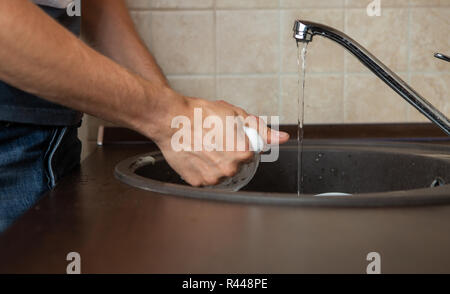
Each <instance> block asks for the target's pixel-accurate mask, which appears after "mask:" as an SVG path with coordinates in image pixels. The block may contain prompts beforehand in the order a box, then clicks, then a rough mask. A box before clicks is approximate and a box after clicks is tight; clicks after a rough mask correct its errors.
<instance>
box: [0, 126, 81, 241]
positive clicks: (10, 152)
mask: <svg viewBox="0 0 450 294" xmlns="http://www.w3.org/2000/svg"><path fill="white" fill-rule="evenodd" d="M78 127H79V125H78V126H70V127H50V126H36V125H27V124H18V123H10V122H0V233H1V232H3V231H4V230H5V229H6V228H8V227H9V226H10V225H11V224H12V223H13V222H14V221H15V220H16V219H17V218H18V217H19V216H21V215H22V214H23V213H24V212H25V211H26V210H28V209H29V208H31V207H32V206H33V205H34V204H35V203H36V202H37V201H38V200H39V199H40V198H41V196H43V194H45V193H46V192H48V191H49V190H51V189H52V188H54V187H55V185H56V184H57V183H58V181H59V180H60V179H61V178H62V177H63V176H65V175H66V174H68V173H69V172H70V171H71V170H73V169H74V168H75V167H77V166H78V165H79V163H80V154H81V142H80V140H79V139H78V137H77V133H78Z"/></svg>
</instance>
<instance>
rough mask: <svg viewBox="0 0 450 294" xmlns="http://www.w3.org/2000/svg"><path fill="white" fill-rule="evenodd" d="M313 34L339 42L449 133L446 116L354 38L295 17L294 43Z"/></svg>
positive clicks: (310, 39) (311, 37)
mask: <svg viewBox="0 0 450 294" xmlns="http://www.w3.org/2000/svg"><path fill="white" fill-rule="evenodd" d="M314 35H319V36H323V37H325V38H328V39H331V40H333V41H335V42H337V43H338V44H340V45H342V46H343V47H344V48H345V49H347V50H348V51H350V53H352V54H353V55H354V56H356V58H358V59H359V61H361V63H362V64H364V65H365V66H366V67H367V68H369V69H370V70H371V71H372V72H373V73H374V74H375V75H376V76H377V77H379V78H380V79H381V80H382V81H383V82H385V83H386V84H387V85H388V86H389V87H391V88H392V89H393V90H394V91H395V92H397V94H399V95H400V96H401V97H403V98H404V99H405V100H406V101H408V102H409V103H410V104H411V105H412V106H414V107H415V108H416V109H417V110H418V111H420V112H421V113H422V114H423V115H425V116H426V117H427V118H428V119H429V120H431V121H432V122H433V123H435V124H436V125H437V126H439V127H440V128H441V129H442V130H443V131H444V132H445V133H446V134H447V135H448V136H450V121H449V119H448V118H447V117H446V116H445V115H444V114H442V113H441V112H440V111H439V110H437V109H436V108H435V107H434V106H433V105H431V103H430V102H428V101H427V100H426V99H425V98H423V97H422V96H421V95H420V94H419V93H417V92H416V91H415V90H414V89H413V88H411V87H410V86H409V85H408V84H407V83H406V82H404V81H403V80H402V79H401V78H400V77H399V76H397V75H396V74H395V73H394V72H392V71H391V70H390V69H389V68H388V67H387V66H386V65H384V64H383V63H382V62H381V61H380V60H378V59H377V58H376V57H375V56H373V55H372V54H371V53H370V52H369V51H367V50H366V49H365V48H364V47H363V46H361V45H360V44H359V43H358V42H356V41H355V40H353V39H352V38H350V37H349V36H347V35H345V34H344V33H342V32H340V31H338V30H336V29H334V28H332V27H328V26H326V25H322V24H319V23H314V22H309V21H303V20H297V21H295V24H294V38H295V40H296V41H297V44H298V43H299V42H301V43H309V42H311V41H312V39H313V36H314ZM435 57H436V58H439V59H442V60H445V61H450V59H449V57H448V56H445V55H444V54H441V53H436V54H435Z"/></svg>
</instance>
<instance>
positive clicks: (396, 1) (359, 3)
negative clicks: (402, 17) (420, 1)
mask: <svg viewBox="0 0 450 294" xmlns="http://www.w3.org/2000/svg"><path fill="white" fill-rule="evenodd" d="M372 2H373V0H345V6H346V7H352V8H361V7H362V8H367V6H368V5H369V4H370V3H372ZM409 2H410V0H381V2H380V3H381V9H383V8H386V7H408V6H409Z"/></svg>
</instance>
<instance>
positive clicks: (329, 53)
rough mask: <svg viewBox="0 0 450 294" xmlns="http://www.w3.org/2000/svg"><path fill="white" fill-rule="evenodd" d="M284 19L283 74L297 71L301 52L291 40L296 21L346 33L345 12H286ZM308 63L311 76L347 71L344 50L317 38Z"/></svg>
mask: <svg viewBox="0 0 450 294" xmlns="http://www.w3.org/2000/svg"><path fill="white" fill-rule="evenodd" d="M281 15H282V17H281V20H282V22H281V23H282V25H281V52H282V55H281V62H282V70H281V71H282V72H284V73H294V72H297V71H298V67H297V52H298V51H297V46H296V44H295V40H294V38H293V37H292V35H293V31H292V28H293V26H294V22H295V20H296V19H307V20H309V21H313V22H319V23H323V24H326V25H329V26H332V27H335V28H337V29H339V30H343V29H344V13H343V10H342V9H302V10H286V11H283V12H282V13H281ZM306 63H307V71H308V72H342V71H343V70H344V49H343V48H342V47H341V46H340V45H338V44H336V43H335V42H333V41H330V40H328V39H325V38H322V37H320V36H315V37H314V40H313V41H312V42H310V43H309V44H308V49H307V62H306Z"/></svg>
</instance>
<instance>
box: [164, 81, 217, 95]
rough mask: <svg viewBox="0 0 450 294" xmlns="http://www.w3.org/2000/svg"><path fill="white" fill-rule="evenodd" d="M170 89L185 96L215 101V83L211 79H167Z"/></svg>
mask: <svg viewBox="0 0 450 294" xmlns="http://www.w3.org/2000/svg"><path fill="white" fill-rule="evenodd" d="M168 80H169V83H170V85H171V87H172V88H173V89H174V90H176V91H178V92H179V93H181V94H183V95H185V96H191V97H199V98H205V99H208V100H214V99H216V82H215V78H214V77H213V76H211V77H189V76H188V77H169V78H168Z"/></svg>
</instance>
